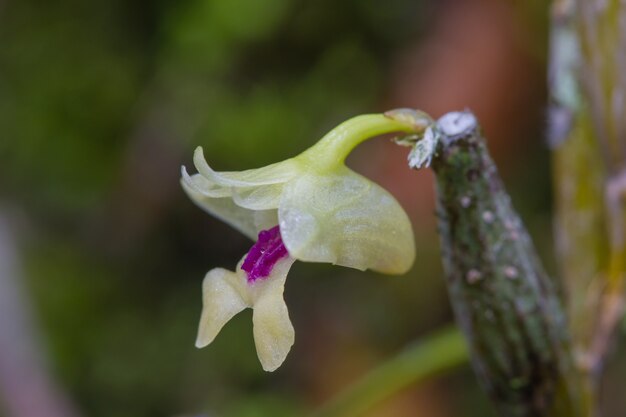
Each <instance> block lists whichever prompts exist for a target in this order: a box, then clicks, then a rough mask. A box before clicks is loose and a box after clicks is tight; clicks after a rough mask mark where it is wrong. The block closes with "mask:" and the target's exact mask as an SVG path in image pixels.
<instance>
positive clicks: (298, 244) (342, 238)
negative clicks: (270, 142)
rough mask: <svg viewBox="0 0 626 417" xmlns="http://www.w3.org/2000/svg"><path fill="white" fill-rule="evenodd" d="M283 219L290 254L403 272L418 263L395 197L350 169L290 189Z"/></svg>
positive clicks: (290, 185)
mask: <svg viewBox="0 0 626 417" xmlns="http://www.w3.org/2000/svg"><path fill="white" fill-rule="evenodd" d="M278 219H279V224H280V231H281V235H282V238H283V242H284V243H285V246H286V247H287V250H288V251H289V253H290V255H291V256H293V257H294V258H296V259H298V260H302V261H308V262H330V263H333V264H338V265H342V266H347V267H351V268H356V269H360V270H364V269H373V270H376V271H379V272H384V273H388V274H402V273H404V272H406V271H407V270H408V269H409V268H410V267H411V265H412V264H413V261H414V258H415V250H414V248H415V244H414V241H413V232H412V228H411V224H410V221H409V218H408V216H407V215H406V213H405V212H404V210H403V209H402V207H400V205H399V204H398V202H397V201H396V200H395V198H393V196H392V195H391V194H389V193H388V192H387V191H385V190H384V189H383V188H381V187H380V186H378V185H376V184H374V183H373V182H371V181H369V180H368V179H366V178H364V177H362V176H361V175H359V174H357V173H355V172H353V171H351V170H350V169H348V168H346V167H341V168H339V169H337V170H335V171H334V172H332V173H328V174H326V173H325V174H324V175H321V174H312V173H309V174H307V175H303V176H301V177H299V178H298V179H296V180H294V181H291V182H289V183H288V184H286V185H285V189H284V191H283V196H282V199H281V203H280V206H279V208H278Z"/></svg>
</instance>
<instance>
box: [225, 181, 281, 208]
mask: <svg viewBox="0 0 626 417" xmlns="http://www.w3.org/2000/svg"><path fill="white" fill-rule="evenodd" d="M282 192H283V184H272V185H262V186H258V187H246V188H234V189H233V193H232V196H233V201H234V202H235V204H237V205H238V206H240V207H244V208H247V209H250V210H269V209H277V208H278V204H280V197H281V194H282Z"/></svg>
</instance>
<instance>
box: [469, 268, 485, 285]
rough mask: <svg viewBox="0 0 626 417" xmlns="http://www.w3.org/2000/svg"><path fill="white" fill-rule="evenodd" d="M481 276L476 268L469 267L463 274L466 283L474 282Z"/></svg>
mask: <svg viewBox="0 0 626 417" xmlns="http://www.w3.org/2000/svg"><path fill="white" fill-rule="evenodd" d="M482 278H483V274H481V273H480V271H478V270H476V269H470V270H469V271H467V274H466V275H465V279H466V280H467V283H468V284H475V283H477V282H478V281H480V280H481V279H482Z"/></svg>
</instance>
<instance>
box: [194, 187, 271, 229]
mask: <svg viewBox="0 0 626 417" xmlns="http://www.w3.org/2000/svg"><path fill="white" fill-rule="evenodd" d="M182 186H183V189H184V190H185V192H186V193H187V195H189V198H191V200H192V201H193V202H194V203H196V204H197V205H198V206H199V207H200V208H202V209H203V210H205V211H206V212H208V213H210V214H212V215H213V216H215V217H217V218H218V219H220V220H222V221H223V222H225V223H228V224H230V225H231V226H232V227H234V228H235V229H237V230H239V231H240V232H241V233H243V234H244V235H246V236H248V237H249V238H250V239H252V240H256V238H257V234H258V233H259V231H260V230H263V228H267V225H268V219H275V218H276V214H275V213H276V210H262V211H255V210H249V209H246V208H243V207H239V206H238V205H237V204H235V202H234V201H233V200H232V198H231V197H224V198H212V197H207V196H205V195H203V194H200V193H199V192H197V191H196V190H195V189H193V188H192V187H191V186H189V185H188V184H187V183H186V182H185V181H182ZM273 224H274V225H275V224H276V222H274V223H273Z"/></svg>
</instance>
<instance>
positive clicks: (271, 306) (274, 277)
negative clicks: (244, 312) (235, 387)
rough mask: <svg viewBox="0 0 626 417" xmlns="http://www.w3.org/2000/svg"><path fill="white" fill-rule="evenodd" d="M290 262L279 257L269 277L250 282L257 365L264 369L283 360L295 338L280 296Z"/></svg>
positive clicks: (269, 369) (274, 365) (272, 369)
mask: <svg viewBox="0 0 626 417" xmlns="http://www.w3.org/2000/svg"><path fill="white" fill-rule="evenodd" d="M293 262H294V260H293V259H291V258H285V259H283V260H281V261H280V262H279V263H277V264H276V266H275V267H274V269H273V271H272V274H271V275H270V276H269V277H267V278H265V279H262V280H259V281H257V282H255V283H254V284H252V287H253V291H254V293H255V294H254V297H255V300H254V305H253V313H252V322H253V325H254V331H253V332H254V343H255V345H256V351H257V355H258V357H259V360H260V361H261V365H262V366H263V369H264V370H266V371H268V372H271V371H274V370H276V368H278V367H279V366H280V365H281V364H282V363H283V362H284V360H285V358H286V357H287V354H288V353H289V350H290V349H291V346H293V343H294V340H295V334H294V329H293V325H292V324H291V320H290V319H289V312H288V311H287V305H286V304H285V300H284V299H283V290H284V287H285V279H286V278H287V272H288V271H289V268H290V267H291V265H292V264H293Z"/></svg>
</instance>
